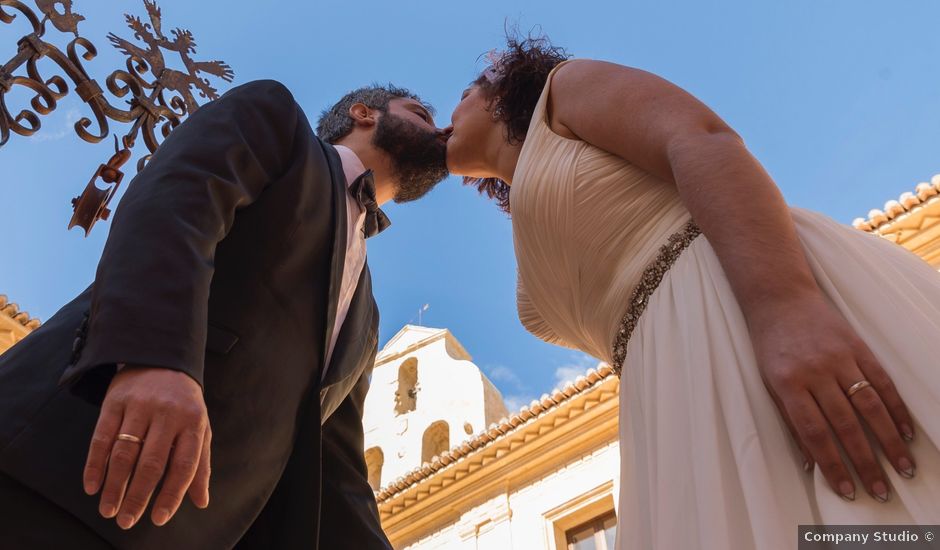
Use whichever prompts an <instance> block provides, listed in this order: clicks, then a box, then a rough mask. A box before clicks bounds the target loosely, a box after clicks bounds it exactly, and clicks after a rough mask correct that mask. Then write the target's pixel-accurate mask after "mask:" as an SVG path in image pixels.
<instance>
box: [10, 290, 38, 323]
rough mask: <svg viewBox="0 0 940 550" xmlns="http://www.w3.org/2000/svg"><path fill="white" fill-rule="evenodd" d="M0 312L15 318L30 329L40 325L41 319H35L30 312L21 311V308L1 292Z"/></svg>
mask: <svg viewBox="0 0 940 550" xmlns="http://www.w3.org/2000/svg"><path fill="white" fill-rule="evenodd" d="M0 314H2V315H5V316H7V317H9V318H10V319H13V320H14V321H16V322H18V323H19V324H21V325H23V326H24V327H26V328H27V329H29V330H33V329H35V328H37V327H39V325H40V322H39V319H33V318H31V317H30V316H29V313H26V312H25V311H20V308H19V307H18V306H17V305H16V304H14V303H12V302H10V301H9V300H8V299H7V297H6V295H4V294H0Z"/></svg>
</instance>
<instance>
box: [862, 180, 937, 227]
mask: <svg viewBox="0 0 940 550" xmlns="http://www.w3.org/2000/svg"><path fill="white" fill-rule="evenodd" d="M935 201H940V174H937V175H935V176H934V177H932V178H931V179H930V183H928V182H923V183H919V184H917V187H916V188H915V189H914V192H913V193H912V192H910V191H908V192H906V193H902V194H901V196H900V197H898V199H897V200H890V201H888V202H886V203H885V206H884V210H878V209H877V208H876V209H873V210H872V211H870V212H869V213H868V218H867V219H866V218H855V220H853V221H852V225H853V226H855V228H857V229H861V230H862V231H868V232H869V233H876V234H880V233H881V229H883V228H885V226H887V225H888V224H890V223H891V222H893V221H895V220H896V219H898V218H900V217H903V216H904V215H906V214H908V213H910V212H914V211H916V210H918V209H920V208H923V207H925V206H926V205H927V204H931V203H934V202H935Z"/></svg>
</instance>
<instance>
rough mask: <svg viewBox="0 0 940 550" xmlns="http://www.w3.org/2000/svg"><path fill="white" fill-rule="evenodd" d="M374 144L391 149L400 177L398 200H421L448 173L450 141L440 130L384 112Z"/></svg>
mask: <svg viewBox="0 0 940 550" xmlns="http://www.w3.org/2000/svg"><path fill="white" fill-rule="evenodd" d="M372 145H374V146H376V147H377V148H379V149H381V150H382V151H385V152H386V153H388V156H389V157H391V160H392V170H393V171H394V172H395V174H394V175H395V178H396V179H397V180H398V182H399V184H398V189H397V190H396V191H395V197H394V200H395V202H398V203H401V202H409V201H413V200H418V199H420V198H421V197H423V196H424V195H426V194H427V192H428V191H430V190H431V189H432V188H434V186H435V185H437V184H438V183H439V182H440V181H441V180H443V179H444V178H446V177H447V173H448V172H447V145H446V144H445V143H444V142H443V141H441V139H440V137H438V134H437V133H435V132H428V131H425V130H422V129H420V128H418V127H417V126H415V125H414V124H411V123H410V122H408V121H407V120H405V119H403V118H401V117H398V116H395V115H393V114H391V113H383V114H382V116H381V117H379V123H378V125H377V126H376V127H375V134H374V135H373V136H372Z"/></svg>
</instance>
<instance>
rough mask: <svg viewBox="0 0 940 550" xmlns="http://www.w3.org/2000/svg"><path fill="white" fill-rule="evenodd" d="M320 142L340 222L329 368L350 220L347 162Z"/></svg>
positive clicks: (323, 365)
mask: <svg viewBox="0 0 940 550" xmlns="http://www.w3.org/2000/svg"><path fill="white" fill-rule="evenodd" d="M318 141H320V140H318ZM320 144H321V145H322V147H323V151H324V153H326V158H327V160H328V162H327V164H328V165H329V167H330V178H331V179H332V181H333V218H334V220H335V222H336V223H335V224H334V225H335V227H336V233H335V235H334V237H333V257H332V259H331V260H330V288H329V300H328V301H327V311H326V331H325V332H326V333H325V335H324V340H323V357H322V358H321V359H320V365H321V369H325V368H327V364H326V357H327V354H328V353H329V350H330V341H332V339H333V325H335V324H336V308H337V306H338V304H339V290H340V285H341V284H342V281H343V266H344V264H345V263H346V224H347V223H348V221H347V219H346V217H347V216H346V192H347V191H346V175H345V174H344V173H343V162H342V160H341V159H340V157H339V153H338V152H336V149H335V148H333V146H332V145H330V144H329V143H325V142H323V141H320ZM337 347H338V346H337ZM335 353H336V351H335V350H334V354H335ZM321 372H322V370H321ZM327 373H329V371H327Z"/></svg>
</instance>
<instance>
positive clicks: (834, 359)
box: [749, 294, 915, 502]
mask: <svg viewBox="0 0 940 550" xmlns="http://www.w3.org/2000/svg"><path fill="white" fill-rule="evenodd" d="M750 324H751V326H750V327H749V328H750V331H751V340H752V342H753V344H754V350H755V353H756V354H757V361H758V364H759V365H760V370H761V377H762V378H763V380H764V384H765V385H766V386H767V388H768V390H769V391H770V394H771V395H772V396H773V398H774V401H775V402H776V403H777V407H778V408H779V409H780V412H781V414H782V415H783V417H784V419H785V420H786V422H787V424H788V425H789V427H790V431H791V434H792V435H793V437H794V439H796V441H797V443H798V444H799V446H800V449H801V450H802V452H803V456H804V458H805V460H806V462H805V463H804V469H806V470H809V469H811V468H812V466H813V463H814V462H815V463H816V464H818V465H819V468H820V470H821V471H822V474H823V476H825V478H826V480H827V481H828V482H829V484H830V486H831V487H832V488H833V490H834V491H836V493H837V494H839V495H842V496H843V498H846V499H849V500H854V499H855V484H854V482H853V481H852V475H851V474H850V473H849V469H848V467H847V465H846V464H845V463H843V461H842V459H841V457H840V455H839V451H838V448H837V446H836V442H837V441H838V442H839V443H840V444H841V445H842V448H843V449H844V450H845V452H846V454H847V455H848V457H849V460H851V462H852V464H853V465H854V467H855V471H856V473H858V476H859V478H860V479H861V480H862V483H863V484H864V485H865V487H866V488H867V491H868V492H869V494H871V495H872V497H873V498H875V499H876V500H879V501H882V502H884V501H885V500H887V499H888V496H889V484H888V480H887V478H886V477H885V474H884V472H883V471H882V469H881V467H880V466H879V463H878V461H877V460H876V458H875V452H874V449H873V448H872V446H871V445H870V444H869V440H868V438H867V437H866V435H865V432H864V430H863V428H862V424H861V422H860V421H859V416H860V417H861V418H862V419H864V421H865V423H866V424H867V425H868V427H869V428H870V430H871V432H872V433H873V435H874V436H875V439H876V440H877V441H878V444H879V445H880V446H881V448H882V449H883V450H884V453H885V456H887V457H888V460H890V462H891V464H893V465H894V468H895V469H896V470H897V471H898V473H899V474H901V475H902V476H904V477H906V478H911V477H913V475H914V468H915V463H914V459H913V457H912V456H911V454H910V452H909V450H908V448H907V445H905V443H904V440H903V439H902V437H903V438H904V439H907V440H911V439H912V438H913V437H914V432H913V426H914V423H913V421H912V420H911V416H910V414H909V413H908V411H907V407H905V405H904V402H903V401H902V400H901V396H900V395H898V392H897V390H896V389H895V387H894V384H893V382H892V381H891V378H890V377H889V376H888V374H887V373H886V372H885V371H884V369H883V368H882V367H881V365H880V364H879V362H878V360H877V359H876V358H875V356H874V355H873V354H872V352H871V350H870V349H868V346H867V345H866V344H865V343H864V342H863V341H862V340H861V338H859V336H858V335H857V334H856V333H855V331H854V330H853V329H852V327H851V326H850V325H849V324H848V322H847V321H846V320H845V319H844V318H843V317H842V316H841V315H840V314H839V312H838V311H836V310H835V309H834V308H833V307H832V306H831V305H830V304H829V303H828V302H827V301H826V300H825V298H824V297H823V296H822V295H821V294H818V295H815V296H809V297H805V298H800V299H797V300H791V301H789V302H787V303H785V304H775V305H774V307H773V308H772V311H768V315H767V316H766V318H765V320H759V321H756V322H751V323H750ZM862 380H867V381H868V382H870V383H871V385H870V386H867V387H864V388H862V389H859V390H857V391H856V393H854V394H853V395H852V396H851V397H849V396H848V391H849V389H850V388H852V386H853V385H854V384H856V383H857V382H860V381H862ZM830 428H831V431H830Z"/></svg>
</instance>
